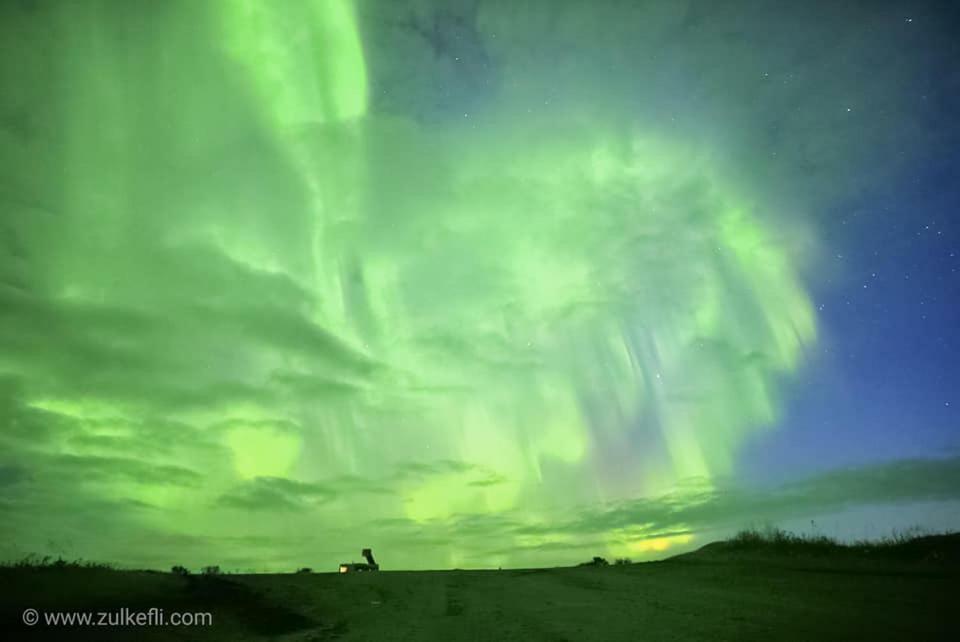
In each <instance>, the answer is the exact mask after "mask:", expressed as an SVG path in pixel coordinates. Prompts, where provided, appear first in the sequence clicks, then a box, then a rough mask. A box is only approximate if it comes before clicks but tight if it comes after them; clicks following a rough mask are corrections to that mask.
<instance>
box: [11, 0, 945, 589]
mask: <svg viewBox="0 0 960 642" xmlns="http://www.w3.org/2000/svg"><path fill="white" fill-rule="evenodd" d="M958 33H960V14H958V12H957V11H956V10H953V9H952V8H951V3H949V2H909V3H908V2H898V3H895V2H880V1H870V2H844V3H838V2H804V3H773V2H766V1H759V0H758V1H756V2H748V1H740V2H722V3H720V2H693V1H690V2H683V1H681V0H670V1H666V0H663V1H626V0H622V1H616V0H602V1H601V0H598V1H597V2H589V3H588V2H582V1H579V0H578V1H576V2H574V1H551V2H548V1H546V0H542V1H532V0H530V1H523V0H459V1H441V0H432V1H429V0H402V1H398V0H391V1H386V0H384V1H379V2H378V1H372V0H356V2H350V1H349V0H297V1H293V0H291V1H290V2H268V1H266V0H263V1H258V0H236V1H233V2H226V1H224V2H213V1H211V2H193V1H186V0H171V1H168V2H130V1H128V0H124V1H119V0H118V1H115V2H107V1H95V0H90V1H88V2H67V1H64V2H56V1H39V0H38V1H28V0H21V1H20V2H5V3H3V4H2V8H0V48H2V55H0V83H2V84H0V89H2V91H0V203H2V216H0V557H2V558H7V559H12V558H18V557H22V556H24V555H26V554H29V553H36V554H40V555H45V554H50V555H55V556H56V555H63V556H64V557H69V558H85V559H94V560H101V561H109V562H112V563H116V564H120V565H123V566H134V567H157V568H165V567H169V566H170V565H173V564H184V565H187V566H194V567H196V566H200V565H206V564H219V565H220V566H221V567H223V568H226V569H232V570H258V571H266V570H291V569H293V568H297V567H300V566H311V567H313V568H314V569H317V570H320V569H330V570H333V569H335V567H336V565H337V564H338V563H339V562H341V561H348V560H350V559H353V558H356V557H357V555H358V552H359V550H360V548H363V547H372V548H373V549H374V551H375V552H376V555H377V558H378V561H380V563H381V564H382V565H383V566H384V567H385V568H412V569H416V568H448V567H459V568H474V567H495V566H505V567H506V566H550V565H561V564H571V563H575V562H579V561H583V560H585V559H589V558H590V557H592V556H593V555H604V556H607V557H609V558H615V557H630V558H633V559H635V560H641V559H652V558H657V557H663V556H665V555H668V554H672V553H674V552H680V551H683V550H688V549H690V548H692V547H695V546H698V545H701V544H703V543H706V542H708V541H711V540H713V539H717V538H721V537H724V536H727V535H729V534H731V533H732V532H734V531H736V530H739V529H741V528H744V527H749V526H760V525H765V524H774V525H780V526H784V527H787V528H791V529H794V530H798V531H804V532H817V533H825V534H827V535H831V536H836V537H840V538H844V539H850V538H860V537H877V536H884V535H889V534H891V533H892V532H893V531H894V530H903V529H908V528H911V527H919V528H921V529H925V530H927V531H931V532H937V531H942V530H946V529H957V528H960V431H958V429H960V394H958V390H960V376H958V374H957V366H956V364H957V363H958V362H960V340H958V337H957V329H958V328H960V305H958V303H957V302H958V297H960V221H958V217H957V212H958V208H960V134H958V131H960V130H958V128H957V124H956V114H958V113H960V64H958V63H960V44H958V43H960V39H958V38H957V34H958Z"/></svg>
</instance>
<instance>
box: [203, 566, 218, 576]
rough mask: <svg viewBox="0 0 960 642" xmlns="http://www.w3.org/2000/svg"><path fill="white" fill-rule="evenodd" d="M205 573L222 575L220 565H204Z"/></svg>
mask: <svg viewBox="0 0 960 642" xmlns="http://www.w3.org/2000/svg"><path fill="white" fill-rule="evenodd" d="M201 573H203V574H204V575H221V574H222V573H221V571H220V567H219V566H204V567H203V569H202V570H201Z"/></svg>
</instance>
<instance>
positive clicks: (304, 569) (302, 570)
mask: <svg viewBox="0 0 960 642" xmlns="http://www.w3.org/2000/svg"><path fill="white" fill-rule="evenodd" d="M297 573H313V569H312V568H310V567H308V566H304V567H303V568H300V569H297Z"/></svg>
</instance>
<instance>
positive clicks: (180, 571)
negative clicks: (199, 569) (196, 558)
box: [170, 564, 190, 575]
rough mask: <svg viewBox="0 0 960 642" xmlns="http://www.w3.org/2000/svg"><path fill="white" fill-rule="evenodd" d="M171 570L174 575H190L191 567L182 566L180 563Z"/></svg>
mask: <svg viewBox="0 0 960 642" xmlns="http://www.w3.org/2000/svg"><path fill="white" fill-rule="evenodd" d="M170 572H171V573H173V574H174V575H190V569H188V568H187V567H185V566H180V565H179V564H178V565H177V566H174V567H173V568H171V569H170Z"/></svg>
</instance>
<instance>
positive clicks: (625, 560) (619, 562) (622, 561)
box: [613, 557, 633, 566]
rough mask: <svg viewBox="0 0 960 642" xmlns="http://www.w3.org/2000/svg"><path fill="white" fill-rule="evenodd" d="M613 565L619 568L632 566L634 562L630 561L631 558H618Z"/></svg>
mask: <svg viewBox="0 0 960 642" xmlns="http://www.w3.org/2000/svg"><path fill="white" fill-rule="evenodd" d="M613 563H614V564H616V565H617V566H626V565H627V564H632V563H633V562H631V561H630V558H629V557H618V558H617V559H616V560H614V562H613Z"/></svg>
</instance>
